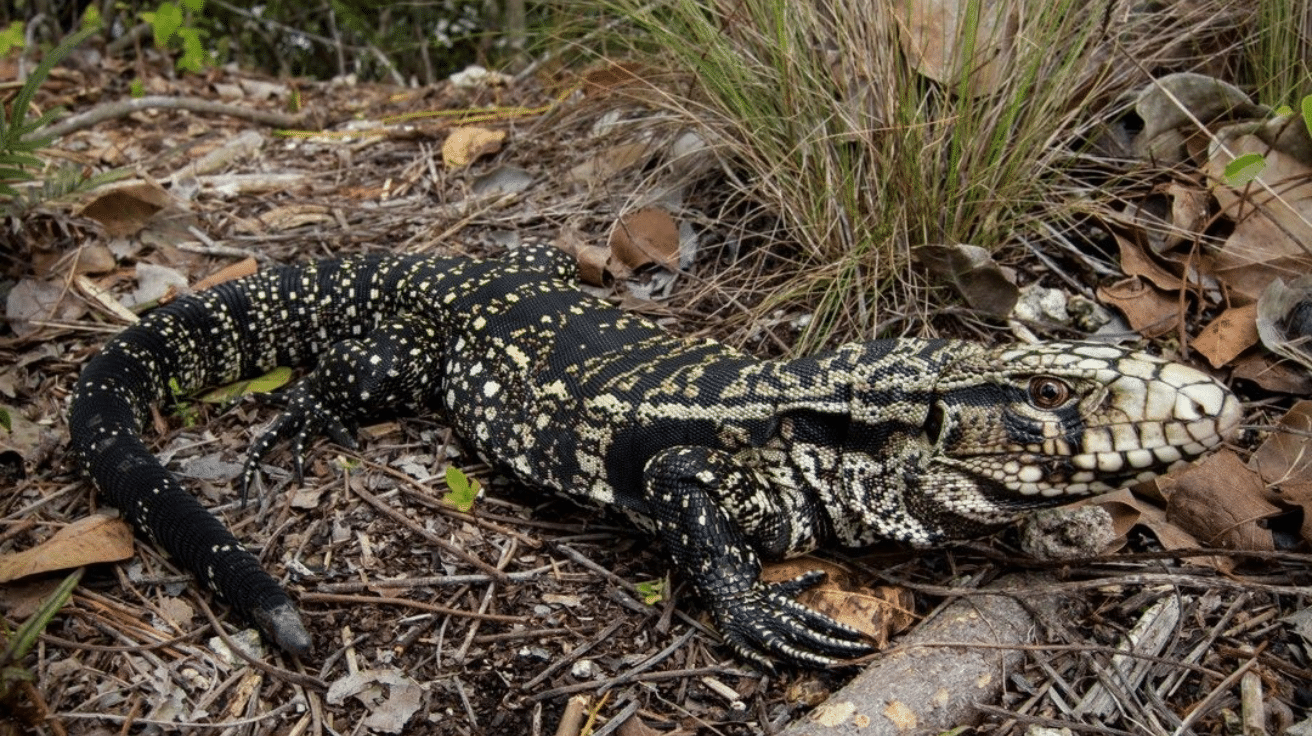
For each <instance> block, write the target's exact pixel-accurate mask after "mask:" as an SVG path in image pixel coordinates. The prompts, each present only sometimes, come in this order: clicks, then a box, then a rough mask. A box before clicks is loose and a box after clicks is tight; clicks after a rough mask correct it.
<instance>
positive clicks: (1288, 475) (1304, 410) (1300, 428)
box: [1248, 399, 1312, 541]
mask: <svg viewBox="0 0 1312 736" xmlns="http://www.w3.org/2000/svg"><path fill="white" fill-rule="evenodd" d="M1248 467H1250V468H1252V469H1253V470H1255V471H1257V474H1258V475H1260V476H1261V477H1262V480H1264V481H1266V483H1267V484H1268V487H1267V490H1268V492H1269V493H1270V494H1271V496H1270V497H1271V498H1273V499H1274V500H1278V501H1279V502H1281V503H1285V504H1290V505H1293V506H1298V507H1300V508H1302V509H1303V527H1302V530H1301V532H1302V535H1303V539H1305V540H1308V541H1312V400H1307V399H1305V400H1303V401H1300V402H1298V403H1297V404H1294V407H1293V408H1292V409H1290V410H1289V411H1288V412H1287V413H1286V414H1285V416H1283V417H1281V419H1280V422H1279V424H1277V428H1276V431H1274V432H1272V433H1271V436H1269V437H1267V438H1266V441H1265V442H1263V443H1262V446H1261V447H1259V448H1257V452H1255V453H1253V457H1251V458H1249V460H1248Z"/></svg>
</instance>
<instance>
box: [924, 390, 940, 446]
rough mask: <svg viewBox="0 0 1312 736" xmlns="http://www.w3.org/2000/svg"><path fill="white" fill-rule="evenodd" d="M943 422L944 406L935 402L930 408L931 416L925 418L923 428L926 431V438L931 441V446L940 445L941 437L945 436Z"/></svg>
mask: <svg viewBox="0 0 1312 736" xmlns="http://www.w3.org/2000/svg"><path fill="white" fill-rule="evenodd" d="M943 421H944V413H943V404H942V402H938V401H935V402H934V404H933V405H932V406H930V407H929V414H927V415H926V416H925V424H924V426H923V427H922V429H924V431H925V437H926V439H928V440H929V443H930V444H931V445H937V444H938V440H939V435H941V434H943Z"/></svg>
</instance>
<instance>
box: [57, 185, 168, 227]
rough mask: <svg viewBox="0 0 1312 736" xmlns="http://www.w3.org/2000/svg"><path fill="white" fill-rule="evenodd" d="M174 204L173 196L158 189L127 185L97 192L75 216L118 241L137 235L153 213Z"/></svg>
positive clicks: (152, 186)
mask: <svg viewBox="0 0 1312 736" xmlns="http://www.w3.org/2000/svg"><path fill="white" fill-rule="evenodd" d="M173 204H174V201H173V197H172V195H170V194H169V193H168V192H167V191H165V190H164V188H163V187H161V186H160V185H158V184H154V183H152V182H129V183H125V184H119V185H116V186H111V187H107V188H105V189H102V190H98V193H97V196H96V197H95V198H94V199H92V200H91V201H90V202H88V203H86V204H85V205H83V206H82V207H81V208H80V209H79V210H77V212H76V214H78V215H81V216H82V217H89V218H91V219H93V220H95V221H96V222H99V223H100V224H101V226H102V227H104V228H105V232H106V233H108V234H109V235H111V236H113V237H116V238H121V237H126V236H128V235H133V234H135V233H137V232H140V230H141V229H142V228H144V227H145V226H146V223H147V222H148V221H149V220H150V218H151V217H154V216H155V213H156V212H159V211H160V210H162V209H166V208H169V207H171V206H172V205H173Z"/></svg>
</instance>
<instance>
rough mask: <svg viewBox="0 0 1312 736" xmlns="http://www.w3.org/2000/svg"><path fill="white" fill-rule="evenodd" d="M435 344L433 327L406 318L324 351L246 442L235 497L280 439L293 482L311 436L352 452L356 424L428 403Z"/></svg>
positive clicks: (437, 335) (437, 381)
mask: <svg viewBox="0 0 1312 736" xmlns="http://www.w3.org/2000/svg"><path fill="white" fill-rule="evenodd" d="M440 345H441V331H440V330H439V327H438V324H437V323H436V322H434V321H432V320H430V319H428V318H425V317H422V316H419V315H415V314H406V315H401V316H398V317H394V318H392V319H389V320H387V321H384V322H382V323H380V324H379V325H378V326H377V327H375V328H374V329H373V330H372V331H371V332H370V333H369V334H368V335H367V336H366V337H364V338H361V339H350V340H342V341H341V342H338V343H336V344H334V345H333V346H332V347H330V348H328V349H327V350H326V351H324V352H323V354H321V355H320V356H319V360H318V362H317V363H316V364H315V367H314V370H312V371H311V372H310V373H309V374H308V375H306V376H305V377H304V378H303V379H301V381H300V382H299V383H297V384H296V385H295V386H293V387H292V388H291V390H290V391H288V392H287V393H286V395H285V396H286V399H285V401H286V407H285V408H284V410H283V412H282V413H281V414H280V415H279V416H278V417H277V419H275V420H274V421H273V423H272V424H271V425H269V428H268V429H267V430H265V431H264V433H263V434H261V435H260V436H259V437H258V438H257V439H256V440H255V442H253V443H252V444H251V448H250V451H249V452H248V454H247V456H246V463H245V466H244V468H243V469H242V475H241V494H242V500H243V501H244V500H245V499H246V494H247V491H248V489H249V488H250V487H251V485H252V483H253V482H254V481H255V477H256V475H257V474H258V472H259V465H260V463H261V462H262V461H263V460H264V458H265V457H266V456H267V455H268V454H269V452H270V451H272V450H273V448H274V447H275V446H276V445H277V444H278V443H279V442H281V441H282V440H287V439H290V440H291V455H292V462H293V465H294V469H295V475H296V480H297V482H298V483H299V482H300V481H301V479H302V477H303V476H304V470H305V451H306V448H307V447H308V446H309V444H310V442H311V441H312V440H313V439H314V438H316V437H318V436H320V435H327V436H328V438H329V439H331V440H332V441H333V442H335V443H337V444H339V445H341V446H343V447H347V448H354V447H355V446H356V443H355V435H356V433H357V431H358V428H359V422H360V420H362V419H365V418H367V417H370V416H375V415H380V414H388V413H397V412H406V411H414V410H417V409H420V408H422V407H424V406H425V405H427V404H428V403H429V402H430V397H431V396H433V394H434V392H435V391H436V389H437V387H438V386H439V385H441V382H442V381H441V378H442V351H441V350H440Z"/></svg>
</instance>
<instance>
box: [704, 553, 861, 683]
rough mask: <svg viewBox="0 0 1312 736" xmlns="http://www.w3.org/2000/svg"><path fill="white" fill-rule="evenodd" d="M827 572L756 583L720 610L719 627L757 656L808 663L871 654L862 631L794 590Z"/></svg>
mask: <svg viewBox="0 0 1312 736" xmlns="http://www.w3.org/2000/svg"><path fill="white" fill-rule="evenodd" d="M823 577H824V574H823V573H818V572H811V573H807V574H805V575H802V576H800V577H798V578H795V579H793V580H789V581H786V582H784V583H779V584H775V585H766V584H763V583H758V584H757V585H756V586H754V587H753V588H752V589H751V590H750V591H748V592H747V593H746V594H745V595H741V596H738V597H736V598H735V599H733V600H731V601H726V602H724V604H723V605H722V606H720V610H719V611H717V616H716V617H717V619H718V620H719V622H720V630H721V633H722V635H723V636H724V638H725V639H726V641H728V642H729V644H730V646H731V647H733V649H734V650H735V651H737V652H738V653H739V654H740V655H742V656H745V657H747V658H748V659H751V660H753V661H755V662H758V663H762V660H763V659H765V661H766V662H768V661H769V659H771V658H773V659H777V660H781V661H784V662H788V663H790V664H796V665H805V666H830V665H837V664H842V663H843V660H846V659H850V658H853V657H859V656H861V655H864V654H869V653H870V652H871V651H873V649H872V647H871V646H870V645H869V644H867V643H866V642H864V641H862V639H861V633H860V632H859V631H857V630H856V629H853V628H851V627H849V626H846V625H844V624H841V623H839V622H837V621H835V620H833V619H832V618H830V617H828V616H826V615H824V614H823V613H820V612H818V611H815V610H813V609H811V608H808V607H806V606H804V605H802V604H801V603H798V602H797V601H796V600H794V599H793V598H792V597H791V596H792V595H793V594H795V593H796V592H798V591H800V590H804V589H806V588H808V587H811V586H812V585H814V584H815V583H816V582H819V580H820V579H822V578H823Z"/></svg>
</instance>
